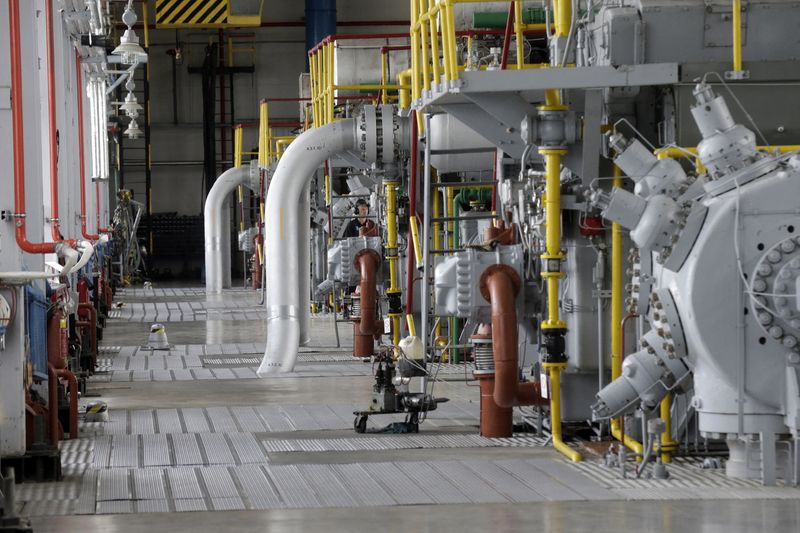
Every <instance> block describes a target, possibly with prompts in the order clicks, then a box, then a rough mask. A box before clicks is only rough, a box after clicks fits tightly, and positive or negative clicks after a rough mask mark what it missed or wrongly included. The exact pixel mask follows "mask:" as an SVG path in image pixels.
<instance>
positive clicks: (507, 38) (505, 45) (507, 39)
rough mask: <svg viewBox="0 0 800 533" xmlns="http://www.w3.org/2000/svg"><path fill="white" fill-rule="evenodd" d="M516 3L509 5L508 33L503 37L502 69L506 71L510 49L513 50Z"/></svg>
mask: <svg viewBox="0 0 800 533" xmlns="http://www.w3.org/2000/svg"><path fill="white" fill-rule="evenodd" d="M514 5H515V4H514V2H509V3H508V18H507V19H506V31H505V34H504V35H503V56H502V58H501V59H500V69H501V70H505V69H506V65H508V49H509V48H511V30H512V29H513V28H514Z"/></svg>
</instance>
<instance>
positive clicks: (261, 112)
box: [258, 100, 269, 167]
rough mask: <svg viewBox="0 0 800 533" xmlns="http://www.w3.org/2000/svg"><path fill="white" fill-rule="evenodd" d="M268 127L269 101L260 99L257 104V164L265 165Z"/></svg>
mask: <svg viewBox="0 0 800 533" xmlns="http://www.w3.org/2000/svg"><path fill="white" fill-rule="evenodd" d="M268 128H269V103H268V102H266V101H265V100H261V103H260V104H259V106H258V165H259V166H260V167H265V166H267V129H268Z"/></svg>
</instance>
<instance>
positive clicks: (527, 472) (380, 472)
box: [18, 459, 800, 515]
mask: <svg viewBox="0 0 800 533" xmlns="http://www.w3.org/2000/svg"><path fill="white" fill-rule="evenodd" d="M587 464H588V463H587ZM680 468H681V467H678V468H676V470H678V469H680ZM642 483H643V486H641V487H637V488H614V487H610V486H609V485H613V482H612V481H610V480H609V479H608V478H602V479H594V478H593V477H589V476H586V475H584V474H583V473H582V471H581V470H579V469H576V468H575V467H574V466H573V465H570V464H568V463H567V462H566V461H563V460H560V459H558V460H552V459H505V460H499V461H490V460H476V459H465V460H460V461H458V460H428V461H425V460H420V461H411V462H397V461H394V462H392V461H386V462H376V463H348V464H293V465H270V464H268V463H262V464H243V465H217V466H206V467H192V466H176V467H169V468H148V469H134V468H110V469H99V470H95V469H92V470H88V471H87V472H86V474H85V475H83V476H82V477H79V478H70V479H69V481H68V482H65V484H62V485H61V487H62V490H61V491H60V492H56V493H54V492H50V491H48V490H42V489H41V485H22V486H21V487H19V488H18V495H19V496H20V499H22V500H23V501H24V502H25V506H24V508H23V512H26V513H28V514H31V515H46V514H94V513H97V514H107V513H140V512H156V511H162V512H182V511H201V510H202V511H205V510H222V509H229V510H245V509H282V508H302V507H368V506H376V505H410V504H426V503H532V502H545V501H587V500H591V501H602V500H619V499H639V500H648V499H653V500H663V499H670V498H674V499H678V498H679V499H687V498H693V499H719V498H725V499H750V498H782V499H798V498H800V490H798V489H787V488H780V487H774V488H764V487H758V486H752V485H749V486H738V485H732V484H730V483H729V484H727V485H722V486H718V487H715V489H716V490H713V491H711V490H708V487H707V486H705V485H698V484H693V485H691V486H659V485H658V484H656V483H654V482H653V481H652V480H650V481H642ZM30 487H34V488H36V489H38V490H32V489H31V488H30Z"/></svg>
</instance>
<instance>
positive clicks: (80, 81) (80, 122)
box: [75, 49, 100, 240]
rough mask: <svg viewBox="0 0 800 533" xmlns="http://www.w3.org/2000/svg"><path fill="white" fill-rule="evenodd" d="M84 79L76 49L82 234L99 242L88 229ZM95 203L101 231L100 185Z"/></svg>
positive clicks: (96, 189) (96, 187)
mask: <svg viewBox="0 0 800 533" xmlns="http://www.w3.org/2000/svg"><path fill="white" fill-rule="evenodd" d="M83 89H84V87H83V79H82V76H81V56H80V53H79V52H78V50H77V49H75V96H76V100H77V109H78V180H79V181H80V192H81V234H82V235H83V238H84V239H90V240H97V239H99V238H100V236H99V235H91V234H90V233H89V232H88V231H87V227H86V216H87V215H86V160H85V159H86V156H85V154H84V151H85V147H84V145H83V136H84V131H83V93H84V90H83ZM95 185H96V186H95V195H96V198H95V202H96V203H97V208H98V211H97V217H98V220H97V231H100V211H99V208H100V195H99V194H98V193H99V189H100V185H99V183H96V184H95Z"/></svg>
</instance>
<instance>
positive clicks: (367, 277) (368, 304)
mask: <svg viewBox="0 0 800 533" xmlns="http://www.w3.org/2000/svg"><path fill="white" fill-rule="evenodd" d="M354 263H355V266H356V268H358V269H359V272H360V274H361V321H360V326H359V329H360V331H361V334H362V335H373V334H374V333H375V329H376V328H375V311H376V309H377V297H376V296H377V283H378V280H377V275H376V274H377V271H378V266H379V265H380V264H381V257H380V256H379V255H378V252H376V251H375V250H362V251H360V252H359V253H358V254H356V260H355V261H354Z"/></svg>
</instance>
